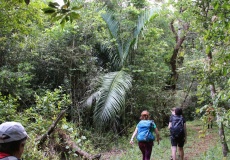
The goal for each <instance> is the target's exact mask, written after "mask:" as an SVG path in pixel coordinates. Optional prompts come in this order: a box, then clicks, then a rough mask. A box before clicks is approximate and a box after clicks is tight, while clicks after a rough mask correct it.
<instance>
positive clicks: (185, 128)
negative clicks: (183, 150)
mask: <svg viewBox="0 0 230 160" xmlns="http://www.w3.org/2000/svg"><path fill="white" fill-rule="evenodd" d="M184 135H185V137H184V139H185V143H187V127H186V123H184Z"/></svg>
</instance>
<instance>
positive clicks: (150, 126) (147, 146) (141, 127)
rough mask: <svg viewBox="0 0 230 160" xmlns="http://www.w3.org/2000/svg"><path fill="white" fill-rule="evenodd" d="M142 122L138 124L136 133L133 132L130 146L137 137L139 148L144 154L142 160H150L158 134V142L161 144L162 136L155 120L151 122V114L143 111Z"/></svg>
mask: <svg viewBox="0 0 230 160" xmlns="http://www.w3.org/2000/svg"><path fill="white" fill-rule="evenodd" d="M140 119H141V121H140V122H139V123H138V124H137V127H136V129H135V131H134V132H133V135H132V138H131V140H130V144H133V138H134V137H135V136H136V135H137V141H138V146H139V148H140V150H141V152H142V157H143V158H142V160H150V157H151V153H152V147H153V141H154V140H155V136H154V135H153V133H152V132H153V131H154V132H155V133H156V137H157V142H158V144H159V141H160V136H159V132H158V129H157V126H156V124H155V123H154V121H153V120H149V112H148V111H143V112H142V113H141V117H140Z"/></svg>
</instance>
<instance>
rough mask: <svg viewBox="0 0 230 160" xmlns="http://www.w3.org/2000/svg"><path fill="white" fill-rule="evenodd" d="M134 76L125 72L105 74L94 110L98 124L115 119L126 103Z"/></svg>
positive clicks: (95, 120)
mask: <svg viewBox="0 0 230 160" xmlns="http://www.w3.org/2000/svg"><path fill="white" fill-rule="evenodd" d="M131 81H132V78H131V76H130V75H129V74H128V73H126V72H124V71H118V72H111V73H108V74H106V75H105V76H104V78H103V81H102V86H101V88H100V92H101V94H100V98H99V100H98V101H97V104H96V108H95V111H94V122H95V123H96V124H98V125H100V124H103V123H105V122H108V121H110V120H112V119H115V118H116V116H117V115H118V114H119V111H120V110H121V108H122V107H123V106H124V104H125V95H126V92H127V91H128V90H129V89H130V88H131V86H132V84H131Z"/></svg>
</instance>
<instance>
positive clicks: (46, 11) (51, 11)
mask: <svg viewBox="0 0 230 160" xmlns="http://www.w3.org/2000/svg"><path fill="white" fill-rule="evenodd" d="M42 11H43V12H44V13H45V14H51V13H54V12H56V10H55V9H53V8H50V7H48V8H43V9H42Z"/></svg>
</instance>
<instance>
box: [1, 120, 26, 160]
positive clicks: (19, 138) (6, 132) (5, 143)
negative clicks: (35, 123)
mask: <svg viewBox="0 0 230 160" xmlns="http://www.w3.org/2000/svg"><path fill="white" fill-rule="evenodd" d="M27 137H28V135H27V133H26V131H25V129H24V127H23V126H22V125H21V124H20V123H18V122H5V123H2V124H1V125H0V160H20V158H21V156H22V153H23V152H24V146H25V143H26V139H27Z"/></svg>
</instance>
